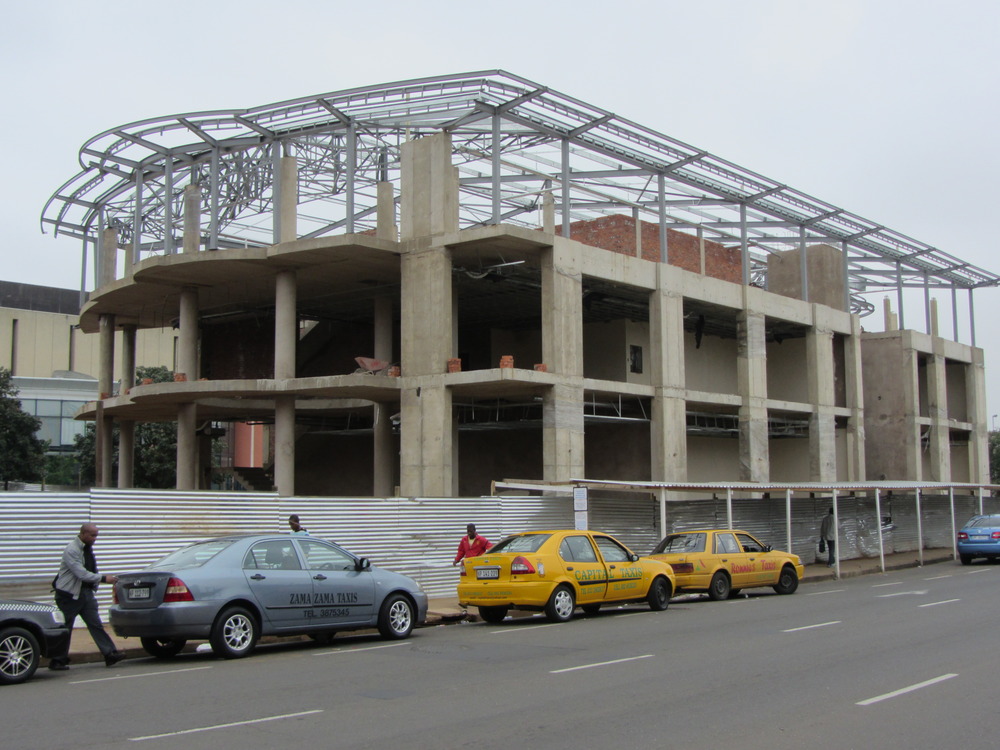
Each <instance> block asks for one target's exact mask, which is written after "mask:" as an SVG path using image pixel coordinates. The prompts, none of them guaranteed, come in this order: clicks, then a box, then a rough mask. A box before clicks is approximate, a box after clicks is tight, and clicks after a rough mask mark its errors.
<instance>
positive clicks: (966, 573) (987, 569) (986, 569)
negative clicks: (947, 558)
mask: <svg viewBox="0 0 1000 750" xmlns="http://www.w3.org/2000/svg"><path fill="white" fill-rule="evenodd" d="M989 572H990V569H989V568H980V569H979V570H967V571H966V572H965V575H967V576H972V575H975V574H976V573H989Z"/></svg>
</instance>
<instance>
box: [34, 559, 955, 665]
mask: <svg viewBox="0 0 1000 750" xmlns="http://www.w3.org/2000/svg"><path fill="white" fill-rule="evenodd" d="M918 557H919V556H918V554H917V553H916V552H899V553H896V554H893V555H886V556H885V569H886V570H887V571H889V570H901V569H903V568H916V567H918V566H919V560H918ZM944 562H953V560H952V553H951V550H950V549H930V550H924V565H932V564H934V563H944ZM955 564H957V563H955ZM879 572H880V570H879V560H878V558H868V557H865V558H858V559H855V560H844V561H842V562H841V563H840V577H841V578H855V577H857V576H863V575H871V574H873V573H879ZM836 578H837V575H836V572H835V569H834V568H828V567H827V566H826V565H822V564H819V565H816V564H814V565H806V566H805V575H804V576H803V577H802V583H803V584H806V583H819V582H821V581H832V580H836ZM465 620H468V621H473V622H476V621H478V620H479V616H478V614H477V613H476V612H475V610H473V611H472V612H466V611H465V609H463V608H462V607H460V606H458V599H457V598H456V597H454V596H448V597H439V598H433V599H431V600H430V602H429V603H428V607H427V622H426V623H425V624H424V627H432V626H435V625H447V624H449V623H455V622H462V621H465ZM105 630H107V632H108V635H110V636H111V638H112V640H114V642H115V644H116V646H117V647H118V648H119V649H120V650H122V651H124V652H126V653H127V654H128V656H130V657H146V656H147V654H146V652H145V651H143V649H142V646H141V645H140V644H139V639H138V638H120V637H119V636H116V635H114V633H112V632H111V627H110V625H107V624H105ZM261 640H262V642H264V643H267V642H268V641H269V640H277V639H274V638H273V637H265V638H263V639H261ZM284 640H290V639H284ZM194 647H195V645H189V646H186V647H185V649H184V650H185V651H188V650H193V648H194ZM70 657H71V658H72V660H73V663H75V664H83V663H87V662H95V661H101V660H102V657H101V654H100V652H99V651H98V650H97V647H96V646H95V645H94V641H93V640H91V638H90V635H89V634H88V633H87V629H86V628H80V627H77V628H75V629H74V631H73V641H72V645H71V647H70ZM44 666H45V662H43V664H42V667H43V668H44Z"/></svg>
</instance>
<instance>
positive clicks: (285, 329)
mask: <svg viewBox="0 0 1000 750" xmlns="http://www.w3.org/2000/svg"><path fill="white" fill-rule="evenodd" d="M297 304H298V301H297V288H296V280H295V271H291V270H285V271H279V272H278V275H277V276H275V279H274V379H275V380H287V379H289V378H294V377H295V374H296V368H295V364H296V362H295V357H296V350H297V345H298V341H299V325H298V313H297Z"/></svg>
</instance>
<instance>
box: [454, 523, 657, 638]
mask: <svg viewBox="0 0 1000 750" xmlns="http://www.w3.org/2000/svg"><path fill="white" fill-rule="evenodd" d="M673 593H674V574H673V571H672V570H671V568H670V566H669V565H668V564H666V563H664V562H661V561H659V560H654V559H652V558H648V557H640V556H639V555H637V554H635V553H634V552H632V551H631V550H630V549H629V548H628V547H626V546H625V545H624V544H622V543H621V542H619V541H618V540H617V539H615V538H614V537H611V536H609V535H607V534H602V533H600V532H596V531H569V530H560V531H530V532H526V533H523V534H517V535H515V536H510V537H507V538H506V539H504V540H503V541H501V542H499V543H498V544H497V545H496V546H495V547H493V548H492V549H491V550H490V551H489V552H487V553H486V554H485V555H481V556H480V557H470V558H467V559H465V560H463V561H462V570H461V579H460V581H459V584H458V601H459V604H461V605H462V606H463V607H469V606H475V607H478V608H479V614H480V616H481V617H482V618H483V619H484V620H486V621H487V622H500V621H501V620H503V619H504V618H505V617H506V616H507V613H508V611H510V610H511V609H519V610H528V611H541V612H544V613H545V615H546V617H548V619H549V620H551V621H553V622H565V621H566V620H569V619H570V618H571V617H572V616H573V611H574V609H575V608H576V607H577V606H579V607H581V608H582V609H583V611H584V612H586V613H588V614H593V613H595V612H597V610H599V609H600V608H601V605H602V604H610V603H615V604H620V603H625V602H642V601H644V602H646V603H647V604H648V605H649V608H650V609H653V610H664V609H666V608H667V606H668V605H669V604H670V597H671V596H673Z"/></svg>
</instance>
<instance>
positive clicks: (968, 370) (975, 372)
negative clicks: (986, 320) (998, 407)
mask: <svg viewBox="0 0 1000 750" xmlns="http://www.w3.org/2000/svg"><path fill="white" fill-rule="evenodd" d="M965 400H966V412H967V417H966V418H967V419H968V420H969V422H971V423H972V431H971V432H970V433H969V481H970V482H980V483H985V482H989V481H990V456H989V439H990V435H989V429H990V425H989V423H988V421H987V415H986V370H985V367H984V357H983V350H982V349H978V348H976V347H973V348H972V363H971V364H968V365H966V367H965Z"/></svg>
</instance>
